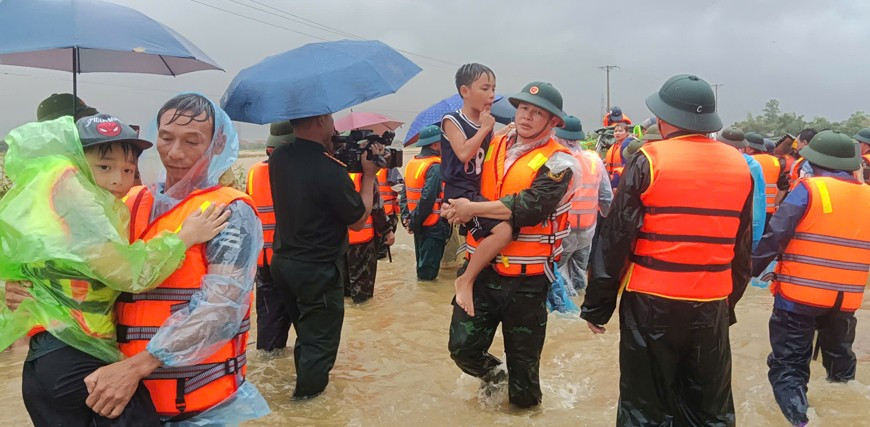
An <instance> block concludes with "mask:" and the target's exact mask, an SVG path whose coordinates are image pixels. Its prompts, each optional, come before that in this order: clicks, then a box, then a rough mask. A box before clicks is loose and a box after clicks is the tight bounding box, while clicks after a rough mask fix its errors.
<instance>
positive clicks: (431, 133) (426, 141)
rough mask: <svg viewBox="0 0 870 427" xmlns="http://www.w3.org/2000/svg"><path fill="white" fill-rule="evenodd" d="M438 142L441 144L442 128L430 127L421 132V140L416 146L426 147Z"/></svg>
mask: <svg viewBox="0 0 870 427" xmlns="http://www.w3.org/2000/svg"><path fill="white" fill-rule="evenodd" d="M436 142H441V128H440V127H438V125H429V126H426V127H424V128H423V130H421V131H420V139H419V140H417V143H416V144H414V146H415V147H425V146H427V145H432V144H434V143H436Z"/></svg>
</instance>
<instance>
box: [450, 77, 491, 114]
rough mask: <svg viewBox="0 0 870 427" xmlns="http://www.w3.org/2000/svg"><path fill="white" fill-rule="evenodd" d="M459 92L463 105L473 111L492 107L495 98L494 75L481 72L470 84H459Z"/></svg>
mask: <svg viewBox="0 0 870 427" xmlns="http://www.w3.org/2000/svg"><path fill="white" fill-rule="evenodd" d="M459 93H460V94H461V95H462V99H463V101H464V102H465V105H468V106H469V107H471V109H473V110H475V111H483V110H484V109H486V108H489V107H492V103H493V101H494V100H495V76H493V75H492V74H488V73H483V74H481V75H480V77H478V78H477V80H475V81H473V82H471V86H465V85H463V86H461V87H460V88H459Z"/></svg>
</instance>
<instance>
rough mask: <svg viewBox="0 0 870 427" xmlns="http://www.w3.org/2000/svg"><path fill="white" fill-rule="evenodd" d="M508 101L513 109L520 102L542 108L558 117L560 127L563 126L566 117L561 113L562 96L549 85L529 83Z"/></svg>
mask: <svg viewBox="0 0 870 427" xmlns="http://www.w3.org/2000/svg"><path fill="white" fill-rule="evenodd" d="M508 101H510V103H511V105H513V106H514V108H517V107H518V106H519V103H520V102H525V103H528V104H532V105H534V106H536V107H538V108H542V109H544V110H546V111H548V112H549V113H550V114H553V115H554V116H556V117H558V118H559V120H561V122H562V123H561V124H560V125H564V124H565V119H566V118H567V115H566V114H565V112H564V111H562V94H560V93H559V91H558V90H556V88H555V87H553V85H551V84H549V83H545V82H531V83H529V84H527V85H526V87H524V88H523V90H522V91H520V93H518V94H516V95H514V96H511V97H510V98H508Z"/></svg>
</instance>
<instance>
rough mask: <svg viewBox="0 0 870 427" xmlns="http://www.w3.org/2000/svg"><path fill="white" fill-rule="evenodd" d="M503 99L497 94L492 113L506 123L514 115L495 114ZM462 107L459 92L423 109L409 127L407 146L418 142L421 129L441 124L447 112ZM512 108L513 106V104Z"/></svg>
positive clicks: (496, 118) (406, 138) (406, 137)
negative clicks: (496, 107) (508, 116)
mask: <svg viewBox="0 0 870 427" xmlns="http://www.w3.org/2000/svg"><path fill="white" fill-rule="evenodd" d="M502 99H503V97H502V96H501V95H496V96H495V103H494V104H492V115H493V117H495V120H496V121H497V122H499V123H501V124H505V125H506V124H508V123H510V122H512V121H513V120H514V116H513V115H511V116H510V118H507V117H503V116H499V115H497V114H495V106H496V104H498V103H499V101H501V100H502ZM508 106H510V103H508ZM460 108H462V97H461V96H459V94H456V95H453V96H451V97H448V98H444V99H442V100H440V101H438V102H436V103H435V104H432V105H431V106H429V108H427V109H425V110H423V111H421V112H420V114H417V117H415V118H414V121H413V122H411V127H409V128H408V134H407V135H405V147H407V146H409V145H411V144H413V143H415V142H417V138H418V136H419V134H420V131H421V130H423V128H424V127H426V126H429V125H438V126H441V119H442V118H444V115H445V114H447V113H450V112H452V111H456V110H458V109H460ZM511 108H513V107H512V106H511ZM514 111H516V110H514Z"/></svg>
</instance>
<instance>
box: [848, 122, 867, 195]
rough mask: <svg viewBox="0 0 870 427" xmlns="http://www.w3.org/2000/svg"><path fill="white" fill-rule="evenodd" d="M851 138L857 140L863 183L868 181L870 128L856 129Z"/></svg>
mask: <svg viewBox="0 0 870 427" xmlns="http://www.w3.org/2000/svg"><path fill="white" fill-rule="evenodd" d="M852 138H855V141H858V152H859V153H860V154H861V170H862V172H863V173H862V174H861V177H862V178H863V179H864V182H865V183H870V128H864V129H861V130H860V131H858V133H856V134H855V136H853V137H852Z"/></svg>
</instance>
